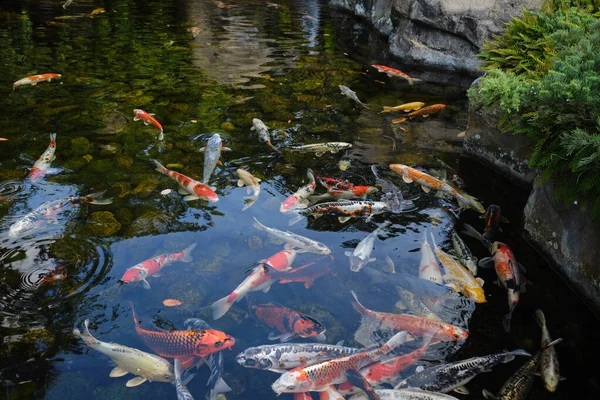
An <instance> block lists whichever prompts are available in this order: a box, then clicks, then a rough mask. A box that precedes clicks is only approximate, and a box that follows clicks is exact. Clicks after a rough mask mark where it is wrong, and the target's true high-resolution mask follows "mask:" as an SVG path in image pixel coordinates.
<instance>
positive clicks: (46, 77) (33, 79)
mask: <svg viewBox="0 0 600 400" xmlns="http://www.w3.org/2000/svg"><path fill="white" fill-rule="evenodd" d="M61 76H62V75H61V74H54V73H48V74H40V75H31V76H28V77H26V78H23V79H19V80H18V81H16V82H15V83H13V92H14V91H15V89H16V88H17V87H19V86H22V85H31V86H35V85H37V84H38V83H40V82H52V79H59V78H60V77H61Z"/></svg>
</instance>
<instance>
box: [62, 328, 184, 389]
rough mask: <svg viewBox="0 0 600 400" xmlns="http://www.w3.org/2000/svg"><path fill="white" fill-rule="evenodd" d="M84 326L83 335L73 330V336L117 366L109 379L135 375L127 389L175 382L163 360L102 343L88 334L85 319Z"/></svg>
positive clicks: (134, 350)
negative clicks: (149, 383)
mask: <svg viewBox="0 0 600 400" xmlns="http://www.w3.org/2000/svg"><path fill="white" fill-rule="evenodd" d="M84 325H85V332H84V333H81V332H80V331H79V329H77V328H75V329H73V335H74V336H76V337H78V338H80V339H81V340H83V342H84V343H85V344H87V345H88V346H90V347H91V348H92V349H94V350H96V351H99V352H100V353H102V354H104V355H106V356H108V357H109V358H110V359H111V360H112V361H113V362H114V363H115V364H116V365H117V366H116V367H114V368H113V369H112V371H110V377H111V378H118V377H120V376H123V375H126V374H133V375H136V377H135V378H133V379H130V380H129V381H127V383H126V386H127V387H134V386H138V385H141V384H142V383H144V382H146V381H150V382H174V381H175V375H174V374H173V366H172V365H171V363H169V362H168V361H167V360H165V359H164V358H162V357H159V356H157V355H155V354H150V353H146V352H145V351H141V350H138V349H134V348H132V347H127V346H123V345H121V344H117V343H107V342H102V341H100V340H98V339H96V338H95V337H93V336H92V334H91V333H90V330H89V328H88V326H89V320H87V319H86V320H85V322H84Z"/></svg>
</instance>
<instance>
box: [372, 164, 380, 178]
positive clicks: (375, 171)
mask: <svg viewBox="0 0 600 400" xmlns="http://www.w3.org/2000/svg"><path fill="white" fill-rule="evenodd" d="M371 171H373V175H375V179H379V175H377V167H376V166H374V165H371Z"/></svg>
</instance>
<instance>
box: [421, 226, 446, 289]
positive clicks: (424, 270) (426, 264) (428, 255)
mask: <svg viewBox="0 0 600 400" xmlns="http://www.w3.org/2000/svg"><path fill="white" fill-rule="evenodd" d="M419 278H422V279H426V280H429V281H432V282H435V283H439V284H440V285H441V284H443V283H444V280H443V279H442V272H441V271H440V266H439V265H438V263H437V261H436V259H435V254H434V253H433V250H432V249H431V246H430V245H429V242H428V241H427V229H426V230H425V232H424V233H423V242H422V243H421V262H420V263H419Z"/></svg>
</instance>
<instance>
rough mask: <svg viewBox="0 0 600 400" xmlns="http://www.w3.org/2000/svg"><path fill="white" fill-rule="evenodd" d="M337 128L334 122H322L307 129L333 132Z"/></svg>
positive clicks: (318, 131)
mask: <svg viewBox="0 0 600 400" xmlns="http://www.w3.org/2000/svg"><path fill="white" fill-rule="evenodd" d="M339 130H340V128H339V127H338V126H337V125H336V124H323V125H317V126H314V127H312V128H309V130H308V131H309V132H310V133H335V132H338V131H339Z"/></svg>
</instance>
